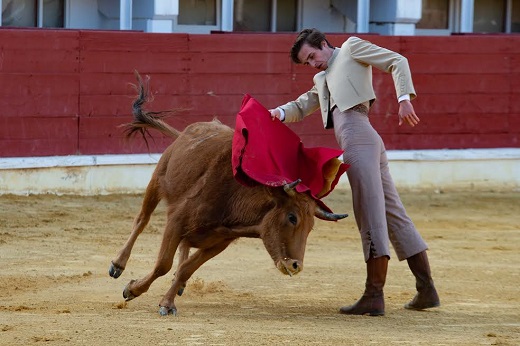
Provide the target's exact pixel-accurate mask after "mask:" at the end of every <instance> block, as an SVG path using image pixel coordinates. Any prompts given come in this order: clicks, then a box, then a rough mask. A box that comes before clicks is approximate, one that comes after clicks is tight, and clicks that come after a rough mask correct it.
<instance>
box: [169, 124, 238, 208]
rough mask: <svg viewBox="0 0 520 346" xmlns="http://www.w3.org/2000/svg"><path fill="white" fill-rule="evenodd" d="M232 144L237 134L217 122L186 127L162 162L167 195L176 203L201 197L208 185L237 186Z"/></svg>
mask: <svg viewBox="0 0 520 346" xmlns="http://www.w3.org/2000/svg"><path fill="white" fill-rule="evenodd" d="M232 141H233V130H232V129H231V128H230V127H229V126H226V125H224V124H222V123H220V122H218V121H216V120H215V121H211V122H199V123H194V124H191V125H189V126H188V127H186V129H185V130H184V131H183V132H182V133H181V134H180V136H179V137H178V138H177V139H176V140H175V141H174V142H173V143H172V144H171V145H170V146H169V147H168V148H167V150H166V151H165V152H164V154H163V156H164V157H162V158H161V160H162V161H163V162H162V166H163V167H162V170H163V171H162V173H161V175H160V184H161V189H162V190H163V195H164V196H165V197H167V198H168V199H169V200H170V202H174V200H175V199H176V198H186V197H187V196H193V195H199V194H200V193H201V191H203V188H205V189H206V190H207V187H208V185H209V186H210V187H211V186H222V185H223V184H224V185H229V184H234V183H235V184H236V182H235V181H234V178H233V176H232V171H231V145H232ZM160 164H161V162H160Z"/></svg>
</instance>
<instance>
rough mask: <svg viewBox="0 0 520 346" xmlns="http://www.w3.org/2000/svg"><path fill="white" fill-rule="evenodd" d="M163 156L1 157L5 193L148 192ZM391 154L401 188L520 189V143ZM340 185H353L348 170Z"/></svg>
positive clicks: (0, 191) (1, 187)
mask: <svg viewBox="0 0 520 346" xmlns="http://www.w3.org/2000/svg"><path fill="white" fill-rule="evenodd" d="M159 157H160V155H159V154H154V155H101V156H61V157H44V158H42V157H39V158H0V195H2V194H16V195H27V194H41V193H52V194H80V195H96V194H110V193H142V192H144V190H145V188H146V186H147V185H148V182H149V180H150V177H151V175H152V172H153V170H154V168H155V165H156V163H157V162H158V160H159ZM388 158H389V161H390V163H389V165H390V170H391V172H392V177H393V179H394V181H395V184H396V185H397V187H398V188H410V189H466V190H473V189H475V190H482V189H485V190H487V189H494V190H518V191H520V148H513V149H467V150H403V151H388ZM340 187H344V188H347V187H348V180H347V178H346V175H344V176H343V177H342V179H341V180H340Z"/></svg>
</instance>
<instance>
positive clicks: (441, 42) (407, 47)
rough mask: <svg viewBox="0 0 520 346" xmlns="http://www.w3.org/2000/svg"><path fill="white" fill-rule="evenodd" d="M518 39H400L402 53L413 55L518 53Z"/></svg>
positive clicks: (506, 37)
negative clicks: (411, 53)
mask: <svg viewBox="0 0 520 346" xmlns="http://www.w3.org/2000/svg"><path fill="white" fill-rule="evenodd" d="M519 47H520V37H518V36H513V35H508V36H505V35H461V36H450V37H445V36H439V37H428V38H425V37H424V36H406V37H402V48H403V52H413V53H427V54H429V53H443V54H446V55H452V54H453V55H456V54H482V53H486V52H489V53H501V54H509V53H512V52H515V51H516V52H518V51H519Z"/></svg>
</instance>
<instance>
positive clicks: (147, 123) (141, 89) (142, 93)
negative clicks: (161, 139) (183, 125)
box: [122, 71, 180, 144]
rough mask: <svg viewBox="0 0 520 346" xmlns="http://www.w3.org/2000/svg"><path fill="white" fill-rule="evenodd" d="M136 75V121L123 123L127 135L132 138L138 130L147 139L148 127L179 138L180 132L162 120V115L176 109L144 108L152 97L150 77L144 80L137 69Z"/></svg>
mask: <svg viewBox="0 0 520 346" xmlns="http://www.w3.org/2000/svg"><path fill="white" fill-rule="evenodd" d="M135 77H136V78H137V85H134V87H135V89H136V90H137V92H138V94H137V98H136V99H135V100H134V103H133V104H132V113H133V115H134V121H132V122H131V123H128V124H123V125H122V126H123V127H124V128H125V135H126V137H127V138H130V137H132V136H133V135H135V133H136V132H139V133H140V134H141V135H142V136H143V138H144V139H145V141H146V134H147V133H148V130H147V129H148V128H152V129H156V130H157V131H159V132H161V133H163V134H165V135H166V136H169V137H172V138H177V137H178V136H179V134H180V132H179V131H177V130H176V129H174V128H173V127H171V126H170V125H168V124H167V123H165V122H164V121H163V120H161V118H162V117H164V116H166V115H168V114H171V113H174V112H175V111H174V110H171V111H161V112H149V111H146V110H144V109H143V105H144V104H145V103H146V102H148V101H149V99H150V95H149V91H150V86H149V81H150V77H149V76H146V79H145V80H144V81H143V79H142V78H141V76H140V75H139V72H137V71H135ZM147 144H148V143H147Z"/></svg>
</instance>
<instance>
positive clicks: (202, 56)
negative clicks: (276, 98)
mask: <svg viewBox="0 0 520 346" xmlns="http://www.w3.org/2000/svg"><path fill="white" fill-rule="evenodd" d="M190 72H191V73H215V72H218V73H284V74H288V73H290V72H291V62H290V61H289V59H287V54H284V53H271V52H263V53H259V52H253V53H251V52H248V53H232V54H230V53H219V52H216V53H199V54H195V55H193V57H192V62H191V66H190Z"/></svg>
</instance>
